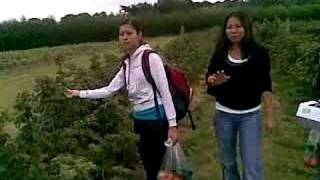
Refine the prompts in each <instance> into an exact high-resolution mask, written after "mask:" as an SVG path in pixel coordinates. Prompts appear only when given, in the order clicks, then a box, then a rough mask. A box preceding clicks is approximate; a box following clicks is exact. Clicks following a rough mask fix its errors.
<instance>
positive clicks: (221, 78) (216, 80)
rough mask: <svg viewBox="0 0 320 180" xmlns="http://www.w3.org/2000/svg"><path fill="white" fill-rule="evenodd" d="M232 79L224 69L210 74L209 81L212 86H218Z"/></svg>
mask: <svg viewBox="0 0 320 180" xmlns="http://www.w3.org/2000/svg"><path fill="white" fill-rule="evenodd" d="M229 79H230V76H227V75H226V74H225V73H224V71H223V70H222V71H217V73H215V74H212V75H209V76H208V78H207V82H208V84H209V85H210V86H218V85H221V84H223V83H225V82H227V81H228V80H229Z"/></svg>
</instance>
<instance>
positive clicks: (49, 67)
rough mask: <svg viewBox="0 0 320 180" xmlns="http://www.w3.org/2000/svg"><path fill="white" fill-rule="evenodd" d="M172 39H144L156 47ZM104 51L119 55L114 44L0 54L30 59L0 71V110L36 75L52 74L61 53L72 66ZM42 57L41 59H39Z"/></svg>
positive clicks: (90, 44) (71, 46)
mask: <svg viewBox="0 0 320 180" xmlns="http://www.w3.org/2000/svg"><path fill="white" fill-rule="evenodd" d="M173 38H174V37H170V36H168V37H159V38H154V39H148V40H147V41H148V42H150V43H151V44H154V45H155V43H156V42H157V43H159V45H160V46H164V45H165V44H166V43H168V42H169V41H170V40H172V39H173ZM106 53H113V54H116V55H118V56H120V55H121V50H120V47H119V45H118V43H115V42H107V43H85V44H79V45H67V46H59V47H52V48H38V49H32V50H24V51H11V52H3V53H0V55H1V56H2V57H8V58H9V57H12V56H15V57H19V58H20V59H24V58H28V61H30V62H32V63H31V64H27V65H20V66H17V67H16V68H10V70H6V72H0V109H8V108H9V109H10V108H11V107H12V106H13V105H14V103H15V98H16V95H17V94H18V93H19V92H21V91H24V90H31V89H32V87H33V82H34V80H35V79H36V78H37V77H39V76H44V75H49V76H54V75H55V73H56V71H57V67H56V65H55V64H54V59H55V58H56V57H58V56H63V57H65V58H66V59H68V60H69V61H71V62H73V63H75V64H76V65H79V66H87V65H89V63H90V58H91V57H92V56H94V55H98V56H99V57H101V58H103V57H102V56H103V55H104V54H106ZM43 57H45V59H42V60H41V58H43ZM114 61H115V63H117V62H119V63H120V58H119V59H115V60H114ZM0 62H1V60H0Z"/></svg>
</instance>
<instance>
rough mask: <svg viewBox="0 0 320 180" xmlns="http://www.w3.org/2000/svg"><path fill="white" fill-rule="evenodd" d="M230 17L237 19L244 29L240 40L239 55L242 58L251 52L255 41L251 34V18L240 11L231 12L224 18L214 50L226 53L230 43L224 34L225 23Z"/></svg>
mask: <svg viewBox="0 0 320 180" xmlns="http://www.w3.org/2000/svg"><path fill="white" fill-rule="evenodd" d="M231 17H235V18H237V19H239V21H240V22H241V24H242V26H243V28H244V30H245V35H244V37H243V39H242V40H241V56H242V58H247V57H248V56H250V55H251V54H252V51H253V48H254V47H255V46H256V42H255V39H254V36H253V30H252V22H251V20H250V19H249V17H248V15H247V14H245V13H243V12H240V11H236V12H232V13H230V14H229V15H228V16H227V17H226V18H225V20H224V25H223V29H222V31H221V34H220V37H219V39H218V42H217V44H216V50H215V52H216V53H218V52H219V53H226V52H227V51H228V49H229V47H230V46H231V44H232V43H231V42H230V40H229V39H228V37H227V34H226V28H227V23H228V20H229V19H230V18H231Z"/></svg>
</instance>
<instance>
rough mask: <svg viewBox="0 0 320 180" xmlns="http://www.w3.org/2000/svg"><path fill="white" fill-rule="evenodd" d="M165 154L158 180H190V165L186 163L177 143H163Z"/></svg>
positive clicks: (169, 141) (191, 173)
mask: <svg viewBox="0 0 320 180" xmlns="http://www.w3.org/2000/svg"><path fill="white" fill-rule="evenodd" d="M165 146H166V147H167V148H166V153H165V155H164V157H163V160H162V164H161V168H160V171H159V174H158V180H192V175H193V172H192V165H191V163H190V162H189V161H187V159H186V157H185V155H184V153H183V150H182V149H181V146H180V144H179V143H176V144H173V143H172V141H171V140H170V139H169V140H168V141H166V142H165Z"/></svg>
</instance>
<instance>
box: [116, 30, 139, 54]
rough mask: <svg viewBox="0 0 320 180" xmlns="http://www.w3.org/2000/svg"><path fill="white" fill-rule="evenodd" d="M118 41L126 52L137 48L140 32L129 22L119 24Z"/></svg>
mask: <svg viewBox="0 0 320 180" xmlns="http://www.w3.org/2000/svg"><path fill="white" fill-rule="evenodd" d="M119 41H120V43H121V45H122V46H123V47H124V49H125V50H126V51H127V52H132V51H134V50H135V49H137V48H138V47H139V45H140V42H142V32H141V31H139V32H138V30H136V29H135V28H134V27H133V26H132V25H130V24H124V25H121V26H120V30H119Z"/></svg>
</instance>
